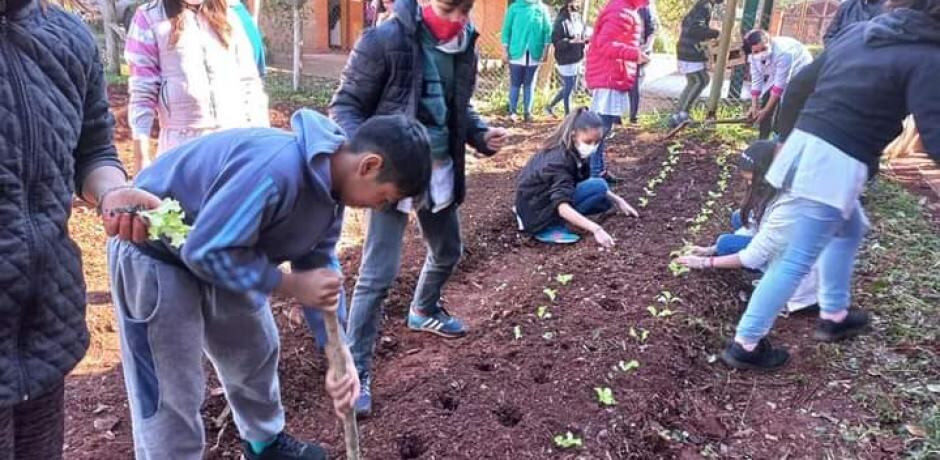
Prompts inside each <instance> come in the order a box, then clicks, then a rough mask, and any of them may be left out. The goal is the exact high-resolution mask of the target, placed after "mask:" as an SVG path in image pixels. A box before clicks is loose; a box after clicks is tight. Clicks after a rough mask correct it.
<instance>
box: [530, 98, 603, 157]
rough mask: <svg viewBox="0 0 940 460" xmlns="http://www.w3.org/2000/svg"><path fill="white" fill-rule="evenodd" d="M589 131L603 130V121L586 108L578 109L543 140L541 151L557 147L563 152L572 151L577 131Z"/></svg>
mask: <svg viewBox="0 0 940 460" xmlns="http://www.w3.org/2000/svg"><path fill="white" fill-rule="evenodd" d="M589 129H600V130H603V129H604V121H603V120H601V116H600V115H598V114H596V113H594V112H591V111H590V110H588V108H587V107H578V108H576V109H574V111H573V112H571V113H570V114H569V115H568V116H566V117H565V119H564V120H563V121H562V122H561V124H560V125H558V128H556V129H555V131H554V132H553V133H552V134H551V135H550V136H548V139H545V142H544V143H543V144H542V149H543V150H551V149H554V148H557V147H564V148H565V150H569V151H570V150H574V136H575V134H577V133H578V131H586V130H589Z"/></svg>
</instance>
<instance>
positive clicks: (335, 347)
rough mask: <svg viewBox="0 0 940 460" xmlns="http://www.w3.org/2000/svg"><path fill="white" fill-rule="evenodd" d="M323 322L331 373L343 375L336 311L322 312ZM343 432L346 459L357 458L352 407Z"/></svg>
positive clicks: (342, 355) (356, 441) (347, 415)
mask: <svg viewBox="0 0 940 460" xmlns="http://www.w3.org/2000/svg"><path fill="white" fill-rule="evenodd" d="M323 323H324V325H325V326H326V359H327V361H329V364H330V368H331V370H332V374H333V375H335V376H345V375H346V372H347V369H346V357H345V353H344V352H345V346H344V345H343V341H342V340H341V339H340V335H339V319H338V318H337V317H336V312H335V311H331V312H323ZM343 434H344V437H345V440H346V459H347V460H359V425H358V424H357V423H356V411H355V410H353V409H352V408H350V409H349V412H347V413H346V419H345V420H343Z"/></svg>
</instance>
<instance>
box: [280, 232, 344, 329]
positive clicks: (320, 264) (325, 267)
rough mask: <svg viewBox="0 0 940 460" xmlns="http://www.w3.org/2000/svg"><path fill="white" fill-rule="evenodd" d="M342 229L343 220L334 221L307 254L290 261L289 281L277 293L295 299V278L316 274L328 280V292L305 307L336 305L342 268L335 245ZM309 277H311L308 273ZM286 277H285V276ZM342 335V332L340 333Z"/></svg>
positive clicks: (340, 286)
mask: <svg viewBox="0 0 940 460" xmlns="http://www.w3.org/2000/svg"><path fill="white" fill-rule="evenodd" d="M342 229H343V219H341V218H340V219H336V220H335V221H334V222H333V225H332V226H331V227H330V229H329V230H328V231H327V233H326V236H325V237H324V238H323V240H321V241H320V242H319V243H317V245H316V246H315V247H314V248H313V249H311V250H310V252H309V253H307V254H305V255H304V256H302V257H299V258H296V259H294V260H292V261H291V263H290V264H291V272H290V273H291V275H295V276H291V277H290V278H292V279H289V280H286V281H285V282H284V283H282V286H281V287H279V288H278V291H277V292H278V293H280V294H284V295H288V296H291V297H297V296H296V294H295V293H296V292H298V291H300V289H298V288H297V287H295V286H292V285H291V284H292V283H295V282H296V281H297V278H296V276H303V274H305V273H307V272H317V273H318V277H320V278H328V279H327V280H324V281H329V283H328V286H327V287H328V288H329V289H330V291H329V292H326V293H324V294H325V298H323V299H320V301H319V302H317V303H310V304H306V305H305V306H307V307H311V308H316V309H321V310H322V309H327V310H329V309H331V308H332V307H334V306H336V305H337V302H338V301H339V299H340V297H341V295H342V292H343V285H342V280H343V278H342V267H341V266H340V263H339V260H338V259H337V258H336V244H337V243H338V242H339V238H340V234H341V232H342ZM309 275H311V276H312V275H313V273H310V274H309ZM285 276H287V275H285ZM341 333H342V332H341Z"/></svg>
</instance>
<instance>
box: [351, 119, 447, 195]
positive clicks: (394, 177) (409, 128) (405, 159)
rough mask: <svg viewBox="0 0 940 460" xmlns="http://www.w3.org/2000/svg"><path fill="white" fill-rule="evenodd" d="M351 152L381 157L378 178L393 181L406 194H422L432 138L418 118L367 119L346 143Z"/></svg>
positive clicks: (428, 177) (426, 175)
mask: <svg viewBox="0 0 940 460" xmlns="http://www.w3.org/2000/svg"><path fill="white" fill-rule="evenodd" d="M347 150H348V151H349V152H351V153H356V154H358V153H375V154H378V155H379V156H381V157H382V160H383V161H382V169H381V171H379V177H378V180H379V182H385V183H388V182H392V183H394V184H395V187H397V188H398V190H399V191H401V192H402V194H404V195H405V196H409V197H411V196H418V195H421V194H423V193H424V192H425V191H426V190H427V188H428V183H429V182H430V181H431V141H430V140H429V139H428V132H427V130H426V129H425V128H424V126H422V125H421V123H418V121H417V120H414V119H412V118H408V117H406V116H404V115H380V116H375V117H372V118H370V119H368V120H367V121H366V122H365V123H363V124H362V126H360V127H359V130H358V131H356V134H354V135H353V136H352V138H351V139H350V140H349V143H348V145H347Z"/></svg>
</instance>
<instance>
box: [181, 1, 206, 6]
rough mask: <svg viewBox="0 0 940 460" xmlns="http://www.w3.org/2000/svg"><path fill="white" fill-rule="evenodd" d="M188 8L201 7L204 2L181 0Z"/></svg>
mask: <svg viewBox="0 0 940 460" xmlns="http://www.w3.org/2000/svg"><path fill="white" fill-rule="evenodd" d="M183 1H184V2H185V3H186V4H187V5H189V6H199V5H202V4H203V2H204V1H205V0H183Z"/></svg>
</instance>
